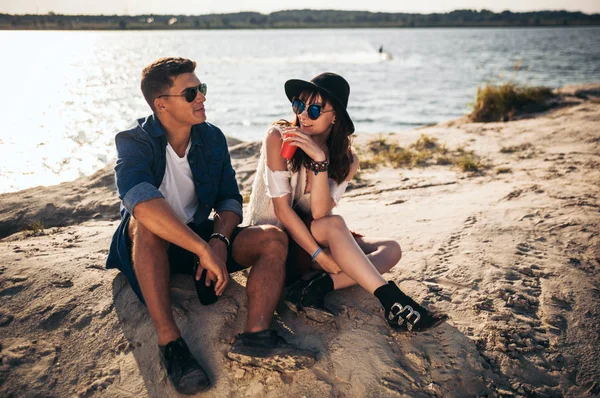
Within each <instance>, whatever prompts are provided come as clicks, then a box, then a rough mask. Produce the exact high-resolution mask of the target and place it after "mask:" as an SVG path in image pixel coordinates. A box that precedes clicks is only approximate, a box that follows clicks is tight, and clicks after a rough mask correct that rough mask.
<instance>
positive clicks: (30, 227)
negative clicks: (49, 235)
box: [22, 220, 45, 238]
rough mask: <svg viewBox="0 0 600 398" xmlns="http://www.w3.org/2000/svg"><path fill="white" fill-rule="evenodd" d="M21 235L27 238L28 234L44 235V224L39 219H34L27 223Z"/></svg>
mask: <svg viewBox="0 0 600 398" xmlns="http://www.w3.org/2000/svg"><path fill="white" fill-rule="evenodd" d="M22 231H23V237H25V238H28V237H30V236H39V235H45V232H44V224H42V222H41V221H39V220H38V221H34V222H32V223H30V224H27V225H26V226H25V227H24V228H23V229H22Z"/></svg>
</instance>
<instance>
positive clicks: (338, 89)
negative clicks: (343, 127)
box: [285, 72, 354, 135]
mask: <svg viewBox="0 0 600 398" xmlns="http://www.w3.org/2000/svg"><path fill="white" fill-rule="evenodd" d="M305 90H308V91H316V92H318V93H320V94H323V95H325V96H326V97H327V99H329V100H330V102H332V105H333V107H334V109H335V111H336V113H337V114H338V115H339V116H343V117H344V118H345V119H346V120H347V122H348V127H349V131H348V135H350V134H352V133H354V123H352V119H351V118H350V115H348V111H347V110H346V108H347V107H348V97H349V96H350V85H349V84H348V82H347V81H346V79H344V78H343V77H341V76H340V75H337V74H335V73H331V72H325V73H321V74H320V75H319V76H316V77H315V78H313V79H312V80H311V81H309V82H307V81H305V80H299V79H291V80H288V81H287V82H285V94H286V95H287V97H288V99H289V100H290V102H292V99H293V98H294V97H298V96H300V93H302V92H303V91H305ZM340 113H341V115H340ZM339 116H338V117H339Z"/></svg>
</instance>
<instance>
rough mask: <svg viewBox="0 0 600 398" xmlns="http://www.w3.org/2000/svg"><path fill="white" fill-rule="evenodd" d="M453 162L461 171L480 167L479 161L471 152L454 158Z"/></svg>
mask: <svg viewBox="0 0 600 398" xmlns="http://www.w3.org/2000/svg"><path fill="white" fill-rule="evenodd" d="M454 164H455V165H456V166H457V167H458V168H459V170H461V171H463V172H475V171H479V170H480V169H481V168H482V166H483V165H482V163H481V161H480V160H479V159H478V158H477V157H476V156H475V155H473V154H470V153H467V154H464V155H461V156H459V157H458V158H456V159H455V160H454Z"/></svg>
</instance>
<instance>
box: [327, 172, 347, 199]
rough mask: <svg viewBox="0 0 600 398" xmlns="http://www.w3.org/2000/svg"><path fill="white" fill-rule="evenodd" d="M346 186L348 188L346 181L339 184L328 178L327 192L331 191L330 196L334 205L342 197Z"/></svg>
mask: <svg viewBox="0 0 600 398" xmlns="http://www.w3.org/2000/svg"><path fill="white" fill-rule="evenodd" d="M346 188H348V181H344V182H342V183H341V184H340V185H338V183H337V182H335V180H334V179H333V178H330V179H329V192H331V198H332V199H333V201H334V202H335V204H336V205H337V204H338V203H339V201H340V200H341V199H342V196H344V192H346Z"/></svg>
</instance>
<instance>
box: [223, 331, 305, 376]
mask: <svg viewBox="0 0 600 398" xmlns="http://www.w3.org/2000/svg"><path fill="white" fill-rule="evenodd" d="M227 357H228V358H229V359H231V360H233V361H237V362H240V363H242V364H244V365H251V366H259V367H263V368H268V369H272V370H276V371H278V372H289V371H296V370H302V369H305V368H308V367H311V366H312V365H314V363H315V354H314V353H313V352H312V351H308V350H302V349H299V348H297V347H295V346H293V345H291V344H289V343H288V342H287V341H285V339H284V338H283V337H281V336H279V335H278V334H277V332H275V331H274V330H264V331H262V332H256V333H242V334H238V335H237V337H236V338H235V341H234V343H233V345H232V347H231V350H229V352H228V353H227Z"/></svg>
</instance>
